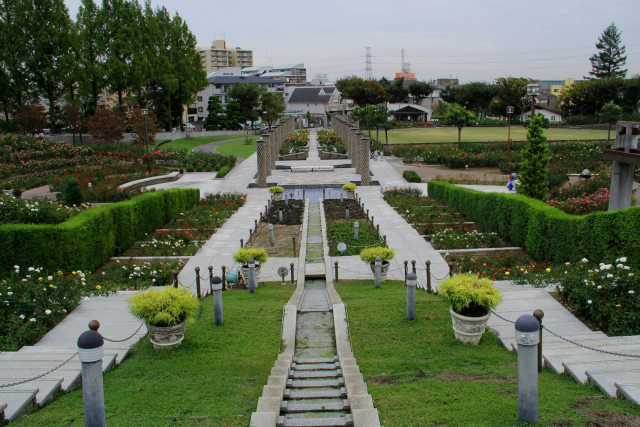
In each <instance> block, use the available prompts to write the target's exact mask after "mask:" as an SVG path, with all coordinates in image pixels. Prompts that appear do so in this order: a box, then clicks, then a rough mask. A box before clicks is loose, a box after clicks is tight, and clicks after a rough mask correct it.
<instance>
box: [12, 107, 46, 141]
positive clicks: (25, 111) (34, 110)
mask: <svg viewBox="0 0 640 427" xmlns="http://www.w3.org/2000/svg"><path fill="white" fill-rule="evenodd" d="M15 122H16V128H17V129H18V131H19V132H22V133H24V134H31V135H35V134H37V133H42V131H43V129H44V127H45V126H46V125H47V115H46V114H45V112H44V107H43V106H42V105H40V104H37V105H27V104H23V105H21V106H20V107H19V108H18V111H17V113H16V117H15Z"/></svg>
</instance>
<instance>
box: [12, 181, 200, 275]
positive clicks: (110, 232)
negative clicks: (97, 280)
mask: <svg viewBox="0 0 640 427" xmlns="http://www.w3.org/2000/svg"><path fill="white" fill-rule="evenodd" d="M199 198H200V192H199V190H197V189H179V190H167V191H158V192H152V193H146V194H142V195H140V196H137V197H135V198H133V199H131V200H127V201H124V202H119V203H114V204H110V205H104V206H100V207H97V208H92V209H88V210H86V211H84V212H82V213H80V214H79V215H76V216H75V217H72V218H71V219H69V220H67V221H65V222H63V223H61V224H58V225H30V224H7V225H3V226H0V271H5V272H7V271H10V270H11V268H12V267H13V265H39V266H42V267H43V268H45V269H46V270H52V271H55V270H59V269H60V270H66V271H69V270H78V269H79V270H89V271H93V270H95V269H96V268H97V267H98V266H100V265H102V264H103V263H104V262H105V261H106V260H107V259H109V258H110V257H112V256H114V255H115V254H118V253H120V252H122V251H123V250H125V249H126V248H128V247H129V246H131V244H132V243H133V242H135V241H136V240H139V239H140V238H142V237H143V236H144V234H145V233H147V232H149V231H152V230H154V229H156V228H159V227H161V226H162V225H164V224H165V223H166V222H167V221H168V220H170V219H171V218H175V217H176V216H178V214H179V213H180V211H181V210H184V209H185V208H187V207H190V206H192V205H193V204H194V203H196V202H197V201H198V200H199Z"/></svg>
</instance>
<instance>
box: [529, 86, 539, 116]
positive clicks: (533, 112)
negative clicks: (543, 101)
mask: <svg viewBox="0 0 640 427" xmlns="http://www.w3.org/2000/svg"><path fill="white" fill-rule="evenodd" d="M538 93H540V85H539V84H537V83H529V84H528V85H527V95H528V96H530V97H531V120H533V117H534V116H535V115H536V96H537V95H538Z"/></svg>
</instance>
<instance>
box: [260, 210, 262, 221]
mask: <svg viewBox="0 0 640 427" xmlns="http://www.w3.org/2000/svg"><path fill="white" fill-rule="evenodd" d="M260 222H262V212H260Z"/></svg>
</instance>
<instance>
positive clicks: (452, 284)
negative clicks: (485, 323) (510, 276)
mask: <svg viewBox="0 0 640 427" xmlns="http://www.w3.org/2000/svg"><path fill="white" fill-rule="evenodd" d="M439 292H440V295H441V296H442V297H443V298H444V299H445V300H447V301H448V302H449V303H451V306H452V307H453V311H455V312H456V313H458V314H461V315H463V316H468V317H480V316H484V315H485V314H487V313H488V312H489V310H490V309H492V308H494V307H496V306H497V305H498V304H500V300H501V299H502V296H501V295H500V292H498V288H496V287H495V285H494V284H493V282H492V281H491V280H489V279H487V278H480V277H478V276H476V275H475V274H469V273H465V274H456V275H455V276H452V277H450V278H448V279H447V280H445V281H444V282H442V283H440V286H439Z"/></svg>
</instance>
